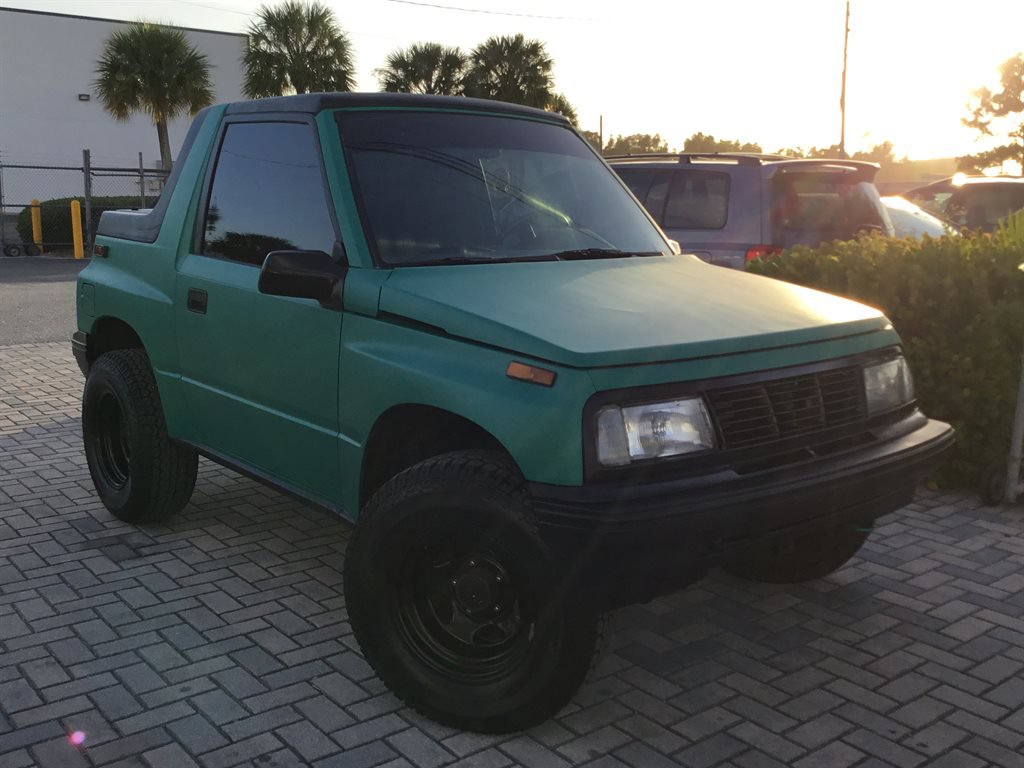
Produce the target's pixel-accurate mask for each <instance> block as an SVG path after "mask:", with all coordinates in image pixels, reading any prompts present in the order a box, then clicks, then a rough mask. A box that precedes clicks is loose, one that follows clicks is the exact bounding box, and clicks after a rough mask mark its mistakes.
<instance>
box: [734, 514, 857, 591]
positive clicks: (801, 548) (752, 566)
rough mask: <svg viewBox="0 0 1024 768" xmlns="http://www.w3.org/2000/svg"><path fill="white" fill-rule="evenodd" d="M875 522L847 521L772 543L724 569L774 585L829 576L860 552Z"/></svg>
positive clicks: (742, 577) (743, 577)
mask: <svg viewBox="0 0 1024 768" xmlns="http://www.w3.org/2000/svg"><path fill="white" fill-rule="evenodd" d="M873 525H874V521H871V522H869V523H867V524H864V525H861V524H853V523H846V524H844V525H840V526H837V527H835V528H830V529H828V530H825V531H816V532H814V533H808V534H805V535H803V536H798V537H796V539H794V540H792V541H790V542H786V543H785V544H783V545H779V544H772V545H770V546H766V547H763V548H762V549H759V550H756V551H754V552H751V553H749V554H748V555H746V556H743V557H739V558H737V559H735V560H732V561H730V562H728V563H726V565H725V570H726V571H728V572H729V573H731V574H733V575H734V576H739V577H740V578H741V579H749V580H751V581H765V582H768V583H771V584H797V583H799V582H801V581H812V580H814V579H821V578H824V577H825V576H828V575H829V574H830V573H832V572H833V571H837V570H839V569H840V568H841V567H842V566H843V565H844V564H845V563H846V562H847V561H849V559H850V558H851V557H853V556H854V555H855V554H857V552H858V551H860V548H861V546H863V544H864V542H865V541H867V538H868V536H869V535H870V533H871V529H872V526H873Z"/></svg>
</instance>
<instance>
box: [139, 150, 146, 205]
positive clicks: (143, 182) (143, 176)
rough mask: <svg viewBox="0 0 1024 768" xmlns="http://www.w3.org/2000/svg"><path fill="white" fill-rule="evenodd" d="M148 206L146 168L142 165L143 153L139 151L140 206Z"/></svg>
mask: <svg viewBox="0 0 1024 768" xmlns="http://www.w3.org/2000/svg"><path fill="white" fill-rule="evenodd" d="M145 207H146V169H145V167H143V165H142V153H141V152H139V208H145Z"/></svg>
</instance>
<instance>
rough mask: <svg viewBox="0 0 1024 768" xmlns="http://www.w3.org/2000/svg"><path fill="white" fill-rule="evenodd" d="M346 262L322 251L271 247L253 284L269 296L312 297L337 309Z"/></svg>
mask: <svg viewBox="0 0 1024 768" xmlns="http://www.w3.org/2000/svg"><path fill="white" fill-rule="evenodd" d="M346 271H348V267H347V265H345V264H343V263H339V262H338V261H336V260H335V259H333V258H331V257H330V256H328V255H327V254H326V253H324V252H323V251H271V252H270V253H268V254H267V258H266V259H265V260H264V262H263V267H262V268H261V269H260V279H259V282H258V283H257V287H258V289H259V292H260V293H266V294H268V295H270V296H291V297H293V298H297V299H314V300H315V301H319V302H320V303H321V304H322V305H324V306H325V307H333V308H335V309H341V287H342V282H343V278H344V277H345V272H346Z"/></svg>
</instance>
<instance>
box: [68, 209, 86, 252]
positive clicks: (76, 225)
mask: <svg viewBox="0 0 1024 768" xmlns="http://www.w3.org/2000/svg"><path fill="white" fill-rule="evenodd" d="M71 239H72V241H73V242H74V244H75V258H76V259H82V258H85V245H84V244H83V243H82V204H81V203H80V202H78V201H77V200H72V201H71Z"/></svg>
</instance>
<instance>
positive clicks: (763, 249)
mask: <svg viewBox="0 0 1024 768" xmlns="http://www.w3.org/2000/svg"><path fill="white" fill-rule="evenodd" d="M780 253H782V248H780V247H779V246H777V245H755V246H752V247H750V248H747V263H748V264H749V263H750V262H752V261H753V260H754V259H760V258H762V257H764V256H778V255H779V254H780Z"/></svg>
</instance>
